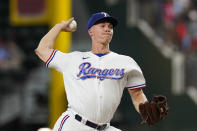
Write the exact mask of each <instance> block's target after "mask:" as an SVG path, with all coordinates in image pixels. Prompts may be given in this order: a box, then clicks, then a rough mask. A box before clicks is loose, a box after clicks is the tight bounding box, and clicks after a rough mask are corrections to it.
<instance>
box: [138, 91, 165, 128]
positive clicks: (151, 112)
mask: <svg viewBox="0 0 197 131" xmlns="http://www.w3.org/2000/svg"><path fill="white" fill-rule="evenodd" d="M168 110H169V107H168V105H167V98H166V97H165V96H162V95H156V96H154V97H153V100H152V101H151V102H145V103H143V104H142V103H141V104H140V105H139V111H140V114H141V117H142V122H141V124H143V123H147V124H148V125H149V126H151V125H154V124H155V123H157V122H158V121H160V120H163V119H164V117H165V116H166V115H167V114H168Z"/></svg>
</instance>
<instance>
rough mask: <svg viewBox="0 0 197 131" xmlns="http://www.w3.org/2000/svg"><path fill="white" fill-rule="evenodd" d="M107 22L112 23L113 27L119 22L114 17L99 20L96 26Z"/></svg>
mask: <svg viewBox="0 0 197 131" xmlns="http://www.w3.org/2000/svg"><path fill="white" fill-rule="evenodd" d="M105 21H107V22H110V23H111V24H112V25H113V27H115V26H117V25H118V20H117V19H116V18H115V17H112V16H110V17H104V18H101V19H99V20H97V21H96V22H95V24H98V23H102V22H105ZM95 24H94V25H95Z"/></svg>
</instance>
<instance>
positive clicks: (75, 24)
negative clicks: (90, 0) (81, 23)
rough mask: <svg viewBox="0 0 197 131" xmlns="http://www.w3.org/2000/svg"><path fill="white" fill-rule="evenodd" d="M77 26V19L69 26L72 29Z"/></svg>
mask: <svg viewBox="0 0 197 131" xmlns="http://www.w3.org/2000/svg"><path fill="white" fill-rule="evenodd" d="M76 27H77V22H76V21H75V20H73V21H72V22H71V23H70V24H69V28H70V29H71V30H72V29H75V28H76Z"/></svg>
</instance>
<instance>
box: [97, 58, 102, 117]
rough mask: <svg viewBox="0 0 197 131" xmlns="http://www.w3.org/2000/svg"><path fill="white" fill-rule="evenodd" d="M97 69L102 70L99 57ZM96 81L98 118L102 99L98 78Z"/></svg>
mask: <svg viewBox="0 0 197 131" xmlns="http://www.w3.org/2000/svg"><path fill="white" fill-rule="evenodd" d="M98 67H99V69H101V70H102V64H101V57H99V58H98ZM98 76H99V75H98ZM97 81H98V87H97V90H98V104H99V105H98V115H99V116H100V115H101V98H102V94H101V87H100V86H101V80H100V79H99V78H97ZM99 116H98V117H99Z"/></svg>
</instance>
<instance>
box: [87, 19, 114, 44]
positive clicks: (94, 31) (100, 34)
mask: <svg viewBox="0 0 197 131" xmlns="http://www.w3.org/2000/svg"><path fill="white" fill-rule="evenodd" d="M89 34H90V36H91V38H92V40H93V41H95V42H97V43H101V44H109V43H110V41H111V40H112V37H113V25H112V24H111V23H109V22H103V23H98V24H96V25H93V26H92V27H91V28H90V29H89Z"/></svg>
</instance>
